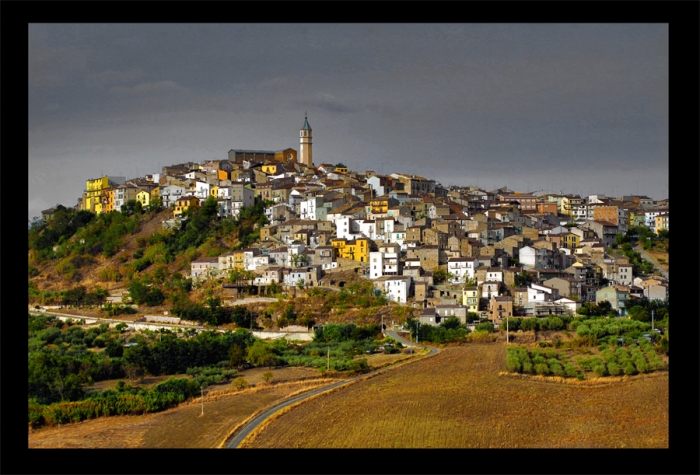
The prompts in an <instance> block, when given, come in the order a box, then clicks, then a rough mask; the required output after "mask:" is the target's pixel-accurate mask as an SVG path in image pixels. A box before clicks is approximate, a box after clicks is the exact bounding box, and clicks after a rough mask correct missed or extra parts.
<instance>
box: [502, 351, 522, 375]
mask: <svg viewBox="0 0 700 475" xmlns="http://www.w3.org/2000/svg"><path fill="white" fill-rule="evenodd" d="M506 364H507V365H508V371H510V372H512V373H517V372H520V370H521V369H522V366H521V364H520V358H518V355H514V354H513V355H508V358H507V360H506Z"/></svg>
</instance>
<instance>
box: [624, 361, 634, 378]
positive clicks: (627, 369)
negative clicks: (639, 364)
mask: <svg viewBox="0 0 700 475" xmlns="http://www.w3.org/2000/svg"><path fill="white" fill-rule="evenodd" d="M624 371H625V374H627V375H630V376H631V375H633V374H637V370H636V369H635V367H634V365H633V364H632V363H631V362H627V364H626V365H625V369H624Z"/></svg>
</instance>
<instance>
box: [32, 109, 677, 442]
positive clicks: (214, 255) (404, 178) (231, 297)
mask: <svg viewBox="0 0 700 475" xmlns="http://www.w3.org/2000/svg"><path fill="white" fill-rule="evenodd" d="M312 147H313V143H312V129H311V126H310V124H309V122H308V120H305V121H304V125H303V127H302V128H301V130H300V150H299V152H298V153H297V151H296V150H294V149H292V148H289V149H285V150H280V151H265V150H236V149H232V150H230V151H229V153H228V159H225V160H213V161H205V162H202V163H197V162H188V163H182V164H175V165H170V166H165V167H163V168H162V170H160V171H159V172H158V173H154V174H151V175H147V176H145V177H140V178H134V179H126V178H125V177H117V176H111V175H107V176H103V177H99V178H96V179H88V180H87V181H86V188H85V190H84V193H83V194H82V196H81V197H80V199H79V200H78V205H77V206H76V207H75V208H66V207H65V206H63V205H57V206H56V207H54V208H52V209H50V210H46V211H44V212H43V213H42V218H40V219H39V218H37V219H35V220H34V221H33V222H32V223H31V224H30V227H29V317H28V328H29V338H28V348H29V350H28V355H29V356H28V359H29V364H28V369H29V378H28V387H29V390H28V424H29V428H30V429H29V431H30V435H29V442H30V447H42V446H43V447H79V446H85V447H127V446H128V447H151V446H153V447H214V446H218V447H247V446H251V447H268V446H269V447H277V446H283V447H300V446H309V447H333V446H335V445H333V444H334V442H328V441H331V440H333V439H334V438H333V437H323V438H322V440H318V439H313V437H312V436H313V435H314V434H316V433H317V430H318V427H319V426H320V425H323V424H320V423H314V422H308V421H310V420H311V417H312V416H313V415H317V414H319V413H322V412H324V411H323V410H319V409H317V406H316V402H317V400H316V399H314V398H315V397H316V395H321V394H323V395H324V396H328V397H329V398H330V399H326V400H331V401H336V402H335V403H331V405H332V406H333V407H335V408H339V409H342V410H344V409H343V408H350V407H355V409H354V410H350V411H349V412H347V413H346V412H342V411H341V413H337V414H336V415H335V416H333V417H335V419H332V424H333V425H334V426H335V427H344V426H345V425H347V426H348V427H353V429H352V430H349V431H348V433H351V434H353V437H351V438H349V439H347V440H345V441H344V442H343V444H346V445H342V446H347V447H375V446H378V445H377V440H375V439H374V438H371V439H370V440H366V439H364V438H363V434H372V433H373V432H372V431H373V430H375V429H373V428H372V429H368V428H369V427H374V426H373V424H374V423H375V422H376V421H378V420H382V421H385V420H389V421H393V422H389V423H388V424H389V426H390V428H388V429H387V430H389V431H390V432H389V433H390V434H392V435H390V436H389V435H384V436H383V437H381V444H384V445H381V446H390V447H395V446H399V445H396V444H397V442H396V440H395V438H394V437H395V434H396V433H398V432H401V433H402V434H404V433H405V434H427V435H425V436H424V437H423V438H421V439H417V440H415V441H412V442H410V444H413V445H415V446H419V447H434V446H440V447H443V446H445V447H464V446H469V447H471V446H476V447H482V446H483V447H506V446H508V447H525V446H532V447H550V446H559V445H552V442H551V441H552V440H559V442H557V443H561V444H563V445H561V446H576V447H581V446H586V447H619V446H620V444H623V443H624V444H635V446H636V445H639V446H641V447H646V446H653V447H657V446H667V444H668V442H667V440H668V411H667V406H666V409H665V410H664V406H663V401H667V391H668V383H667V372H666V369H667V367H668V348H669V342H668V319H669V315H668V287H669V284H668V233H669V231H668V200H662V201H656V202H655V201H653V200H651V199H650V198H648V197H646V196H623V197H619V198H611V197H606V196H603V195H592V196H587V197H581V196H578V195H571V194H563V193H550V192H545V191H540V192H532V193H523V192H519V191H516V190H510V189H506V188H503V189H498V190H492V191H486V190H482V189H479V188H477V187H471V186H464V187H455V186H450V187H447V188H445V187H444V186H442V185H441V184H440V183H438V182H436V181H435V180H433V179H431V178H429V177H420V176H415V175H413V174H405V173H400V172H396V173H391V174H389V175H382V174H377V173H376V172H375V171H371V170H369V171H364V172H358V171H353V170H351V167H350V166H348V164H344V163H335V164H332V163H320V164H318V165H316V164H315V163H314V161H313V155H312V152H313V148H312ZM613 317H619V318H613ZM655 318H656V320H654V319H655ZM501 344H505V346H502V345H501ZM426 345H429V346H426ZM504 349H505V351H503V350H504ZM411 368H413V369H411ZM506 370H507V371H506ZM385 371H386V373H385ZM375 376H376V378H375ZM370 378H373V379H370ZM387 378H388V379H387ZM530 378H533V379H530ZM542 378H545V379H546V381H548V382H552V383H561V384H562V385H563V387H565V388H567V389H566V390H567V396H564V397H562V396H561V393H560V392H558V391H559V390H554V389H552V388H554V387H555V386H556V385H541V381H543V379H542ZM601 378H604V379H606V380H607V381H606V385H605V386H606V387H607V389H606V390H605V391H606V392H605V393H602V392H598V391H586V390H585V389H584V390H580V387H583V388H585V387H586V386H587V385H598V384H600V380H601ZM629 378H634V379H632V380H629ZM381 381H388V382H385V383H381ZM447 381H449V382H450V383H449V384H445V383H446V382H447ZM608 381H619V382H622V383H624V382H627V381H629V383H630V384H629V385H628V386H626V389H625V394H627V396H629V398H630V399H629V400H624V401H623V400H620V399H619V397H618V395H619V392H618V391H619V386H616V385H610V384H607V382H608ZM355 383H356V384H355ZM134 384H135V385H134ZM345 384H348V385H349V386H348V387H347V388H345V387H343V390H340V391H336V389H339V387H340V386H339V385H345ZM350 385H352V386H350ZM578 385H581V386H578ZM379 386H380V387H381V388H383V389H381V391H382V392H381V393H380V394H381V395H380V396H377V394H378V393H377V392H376V391H375V390H376V387H379ZM416 387H425V388H430V391H419V393H420V394H424V395H425V397H422V396H420V395H419V393H416V392H415V391H414V389H415V388H416ZM392 388H393V389H392ZM409 388H410V389H409ZM485 388H486V389H485ZM489 388H490V389H489ZM635 388H636V389H635ZM628 389H629V391H628ZM205 390H206V391H205ZM387 391H393V392H387ZM493 391H498V394H499V399H498V404H497V407H498V410H494V408H495V406H494V407H491V406H490V405H489V404H490V403H489V402H488V401H491V400H492V399H490V398H489V397H487V396H486V394H489V393H492V392H493ZM299 398H301V399H299ZM377 398H378V400H379V401H382V400H383V401H387V402H386V403H385V404H384V405H382V404H378V405H377V404H376V402H377ZM399 398H401V399H402V400H404V401H405V402H406V404H410V405H411V406H412V407H417V408H418V409H417V413H420V414H422V416H421V417H422V419H421V421H422V422H420V423H418V425H415V424H414V423H412V422H407V420H406V418H405V415H403V413H401V414H399V413H396V414H394V416H393V417H394V418H393V419H391V418H389V419H387V412H386V410H385V408H386V407H389V406H391V404H390V403H389V402H388V401H395V400H397V399H399ZM509 398H510V399H509ZM297 399H299V401H301V400H303V401H304V404H303V405H300V406H299V407H298V408H296V409H295V410H294V411H291V412H290V414H296V415H297V416H296V417H299V419H291V422H290V421H289V420H288V419H284V418H280V419H279V421H277V422H273V420H274V417H276V416H273V417H272V418H268V419H265V421H264V422H261V419H260V418H255V419H252V418H253V416H254V415H255V414H257V412H256V411H260V410H263V409H265V408H267V409H266V410H268V411H273V412H274V411H280V413H281V412H282V411H284V410H287V409H291V406H289V405H290V404H292V401H296V400H297ZM465 401H466V402H467V403H468V404H469V406H468V407H467V406H464V405H463V403H464V402H465ZM484 401H486V402H487V404H485V405H484V404H483V403H484ZM509 401H510V402H509ZM523 401H528V402H527V403H525V405H523ZM572 401H579V402H578V403H572ZM630 401H631V403H630ZM660 401H661V402H660ZM613 403H615V404H619V405H620V406H619V407H617V408H615V409H606V408H607V407H608V406H610V405H611V404H613ZM193 404H194V405H193ZM297 404H299V402H298V403H297ZM205 405H206V412H205ZM353 405H354V406H353ZM650 405H657V406H658V407H659V411H657V412H658V416H657V417H656V418H654V419H653V420H650V418H649V417H648V415H647V414H646V410H641V409H638V408H641V407H644V408H647V407H649V406H650ZM525 406H527V407H529V408H530V409H533V408H535V407H537V409H533V410H534V412H529V411H523V410H522V408H523V407H525ZM504 407H507V408H511V409H513V410H515V412H514V413H512V414H511V415H510V416H506V417H505V418H506V419H508V420H509V421H511V422H512V423H513V424H515V425H514V426H513V429H512V430H510V429H509V431H508V435H507V437H505V438H504V437H503V436H502V434H501V432H500V431H498V430H493V427H494V426H497V425H498V424H497V422H496V421H497V420H501V419H502V418H503V417H502V413H501V412H500V411H501V409H502V408H504ZM443 408H445V409H443ZM545 408H546V409H545ZM601 408H603V409H602V410H601ZM572 409H574V410H575V412H571V410H572ZM583 409H585V410H587V411H590V412H581V411H582V410H583ZM166 410H169V412H165V413H163V417H157V415H156V414H154V413H158V412H162V411H166ZM200 411H201V412H200ZM443 411H447V412H446V413H449V414H462V415H463V416H464V419H462V417H463V416H455V419H454V421H456V425H454V424H455V423H453V421H452V419H451V418H448V419H446V420H447V421H448V422H447V426H449V427H448V428H447V429H446V430H445V431H443V432H441V433H440V434H438V435H435V434H434V433H433V432H432V431H431V430H429V429H427V428H428V427H432V426H433V425H434V424H436V421H441V420H443V419H445V418H444V416H443ZM567 411H568V412H567ZM545 412H546V413H556V414H568V415H565V416H564V418H566V419H568V421H569V423H572V421H575V420H579V419H580V420H581V421H583V422H582V425H581V426H580V427H581V428H582V429H581V431H580V432H579V431H578V430H576V431H572V434H573V433H575V434H576V435H575V440H574V439H571V440H569V439H562V438H561V437H565V436H566V437H568V436H570V435H571V434H568V432H567V434H564V435H562V434H558V435H557V433H556V431H555V432H551V430H552V429H553V428H558V427H559V425H558V424H549V423H547V422H546V421H545V422H544V424H545V425H546V427H544V426H542V427H541V428H539V429H536V430H533V429H532V427H533V424H535V423H539V422H536V421H540V420H541V418H540V417H539V416H533V414H542V413H545ZM324 413H325V412H324ZM474 413H479V414H482V415H486V416H485V418H484V419H483V421H482V422H479V423H477V426H475V427H476V428H475V429H473V430H470V431H467V432H473V433H474V434H480V435H479V436H478V437H477V438H474V437H473V436H471V435H466V434H467V432H465V431H464V430H463V429H462V430H460V429H459V427H460V426H459V420H464V421H467V417H470V416H471V415H472V414H474ZM146 414H148V415H149V416H154V417H153V418H152V419H149V421H150V422H147V423H146V424H145V425H143V424H141V419H140V418H141V417H145V415H146ZM600 414H613V415H614V417H612V418H609V417H607V416H605V417H602V416H601V422H596V424H591V421H592V420H595V418H596V417H598V416H600ZM115 415H119V416H124V417H123V418H119V419H118V420H117V418H111V417H106V416H115ZM166 415H167V418H166V417H165V416H166ZM324 417H325V416H324ZM137 418H139V419H137ZM577 418H578V419H577ZM104 419H112V420H111V421H109V422H108V421H104ZM90 420H92V421H90ZM245 421H248V422H245ZM285 421H287V422H285ZM300 421H301V422H300ZM350 421H359V422H352V423H351V422H350ZM623 421H624V422H623ZM630 421H632V422H630ZM70 422H82V423H81V424H69V423H70ZM268 423H270V424H272V425H271V426H270V427H268V426H267V425H266V424H268ZM470 423H473V421H472V422H470ZM66 424H68V425H69V426H70V427H64V428H63V429H61V425H64V426H65V425H66ZM285 424H287V425H285ZM353 424H354V425H353ZM479 424H480V425H479ZM597 424H605V425H601V426H600V428H599V429H596V430H600V431H601V432H600V433H599V432H596V430H591V429H590V427H598V425H597ZM621 424H628V427H629V429H628V430H627V431H625V434H624V439H621V438H620V437H621V436H620V434H618V431H616V430H613V429H612V428H616V427H618V426H620V425H621ZM278 426H279V427H281V429H280V430H279V431H277V430H276V429H275V427H278ZM404 426H407V427H408V428H407V429H406V430H404V429H403V427H404ZM399 427H401V428H402V429H401V430H398V429H394V428H399ZM292 429H293V430H295V431H297V432H298V433H297V435H296V436H294V437H292V439H291V440H287V439H279V437H281V435H282V436H283V435H284V434H289V433H290V431H292ZM567 430H568V429H567ZM34 431H37V432H34ZM134 433H139V434H141V436H138V437H132V434H134ZM534 433H538V434H540V433H541V434H540V435H541V440H540V439H533V434H534ZM601 433H604V435H601ZM64 434H65V435H64ZM88 434H89V435H88ZM127 434H129V435H128V436H127ZM144 434H150V435H147V436H146V437H145V438H144V437H143V435H144ZM629 434H632V435H631V436H630V435H629ZM516 435H517V436H516ZM406 436H408V435H406ZM482 436H483V437H485V438H482ZM402 437H404V435H402ZM628 437H632V438H631V439H629V438H628ZM630 440H631V441H632V442H630ZM399 443H400V444H403V443H406V444H408V442H399ZM299 444H302V445H299ZM303 444H306V445H303ZM329 444H330V445H329ZM386 444H389V445H386ZM413 445H410V446H413ZM406 446H409V445H406ZM623 446H624V445H623Z"/></svg>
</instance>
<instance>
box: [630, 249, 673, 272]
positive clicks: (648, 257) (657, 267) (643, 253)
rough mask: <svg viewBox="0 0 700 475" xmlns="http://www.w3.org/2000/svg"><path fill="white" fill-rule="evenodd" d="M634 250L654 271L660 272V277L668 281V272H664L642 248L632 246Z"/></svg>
mask: <svg viewBox="0 0 700 475" xmlns="http://www.w3.org/2000/svg"><path fill="white" fill-rule="evenodd" d="M634 250H635V251H637V252H638V253H639V254H641V255H642V259H644V260H647V261H649V262H651V263H652V264H654V269H656V270H659V271H661V275H662V276H664V277H666V278H667V279H668V271H667V270H664V268H663V267H661V266H660V265H659V263H658V262H657V261H656V259H654V258H653V257H652V256H651V254H649V253H648V252H647V251H645V250H644V248H642V246H640V245H636V246H634Z"/></svg>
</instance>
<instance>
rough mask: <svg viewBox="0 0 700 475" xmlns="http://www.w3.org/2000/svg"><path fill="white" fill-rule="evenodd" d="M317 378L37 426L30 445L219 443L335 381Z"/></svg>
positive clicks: (183, 445) (206, 445)
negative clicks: (262, 414) (278, 406)
mask: <svg viewBox="0 0 700 475" xmlns="http://www.w3.org/2000/svg"><path fill="white" fill-rule="evenodd" d="M330 382H332V381H329V380H313V381H305V382H297V383H282V384H279V385H270V386H259V387H256V388H251V389H248V390H245V391H241V392H231V393H229V394H224V395H220V396H217V397H211V398H209V399H207V397H206V396H205V399H204V416H201V415H200V414H201V411H202V409H201V405H200V400H199V399H197V400H194V401H192V402H190V403H186V404H182V405H180V406H178V407H175V408H172V409H168V410H167V411H163V412H159V413H155V414H146V415H143V416H115V417H102V418H99V419H93V420H87V421H83V422H78V423H74V424H66V425H63V426H61V427H52V428H45V429H39V430H33V431H32V432H30V433H29V444H28V446H29V448H110V449H111V448H214V447H217V446H218V445H219V444H220V443H221V442H222V441H223V440H224V439H225V438H226V436H227V435H228V434H229V432H230V431H231V429H233V428H234V427H235V426H237V425H238V424H240V423H241V422H243V421H244V420H246V419H247V418H248V417H250V416H251V415H252V414H253V413H255V412H257V411H260V410H262V409H264V408H265V407H267V406H269V405H271V404H274V403H276V402H278V401H280V400H282V399H284V398H285V397H287V396H289V395H292V394H294V393H296V392H299V391H300V390H303V389H312V388H315V387H318V386H323V385H326V384H329V383H330Z"/></svg>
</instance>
